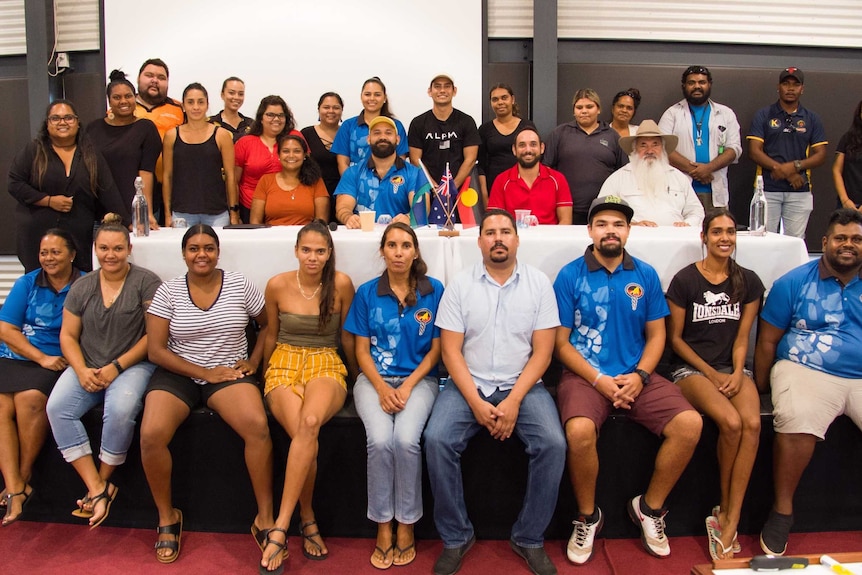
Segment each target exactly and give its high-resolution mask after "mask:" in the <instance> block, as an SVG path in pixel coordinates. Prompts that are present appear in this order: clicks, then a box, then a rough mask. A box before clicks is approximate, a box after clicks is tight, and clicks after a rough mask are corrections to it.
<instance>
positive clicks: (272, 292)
mask: <svg viewBox="0 0 862 575" xmlns="http://www.w3.org/2000/svg"><path fill="white" fill-rule="evenodd" d="M295 253H296V259H297V260H299V268H298V269H296V270H291V271H289V272H285V273H282V274H278V275H277V276H275V277H273V278H272V279H270V280H269V282H268V283H267V284H266V314H267V320H268V321H269V325H270V326H271V329H269V330H268V331H267V334H266V343H265V346H264V353H263V359H264V367H265V368H266V370H265V374H266V388H265V394H266V400H267V402H268V404H269V409H270V411H271V412H272V414H273V416H275V418H276V419H277V420H278V422H279V423H280V424H281V426H282V427H284V429H285V431H287V434H288V435H289V436H290V451H289V452H288V456H287V468H286V470H285V474H284V490H283V492H282V496H281V507H280V508H279V510H278V516H277V517H276V519H275V527H273V528H272V529H270V530H269V533H268V534H267V537H266V546H265V548H264V551H263V558H262V559H261V562H260V572H261V573H281V572H282V571H283V569H284V566H283V565H282V561H283V560H284V559H285V558H286V556H287V528H288V526H289V524H290V519H291V517H292V516H293V511H294V509H295V508H296V505H297V503H299V517H300V520H301V521H302V524H301V527H300V530H301V532H302V536H303V538H304V541H303V548H302V554H303V555H305V556H306V557H307V558H309V559H313V560H316V561H318V560H322V559H326V557H327V555H328V551H327V549H326V545H325V544H324V543H323V539H321V537H320V533H319V531H318V530H317V528H316V526H317V522H316V521H315V519H314V510H313V509H312V507H311V499H312V495H313V493H314V480H315V477H316V476H317V436H318V433H319V432H320V427H321V426H322V425H323V424H324V423H326V422H327V421H329V420H330V419H331V418H332V416H333V415H335V414H336V413H337V412H338V410H339V409H341V407H342V405H344V400H345V398H346V397H347V382H346V380H345V376H346V375H347V369H345V367H344V364H343V363H342V361H341V358H340V357H339V356H338V349H337V348H338V343H339V340H340V341H341V345H342V347H343V349H344V353H345V355H346V357H348V358H351V357H353V336H352V335H350V334H348V333H347V332H345V331H343V330H342V325H343V323H344V320H345V319H346V317H347V310H348V309H350V302H352V301H353V292H354V290H353V282H351V281H350V278H349V277H347V276H346V275H345V274H343V273H341V272H337V271H335V253H334V251H333V247H332V236H331V235H330V234H329V229H328V228H327V227H326V225H325V224H324V223H323V222H321V221H319V220H315V221H313V222H311V223H310V224H308V225H306V226H304V227H303V228H302V229H301V230H299V233H298V234H297V235H296V247H295ZM276 326H278V327H277V328H276ZM351 373H355V371H354V370H353V369H352V368H351ZM282 551H284V554H283V553H282Z"/></svg>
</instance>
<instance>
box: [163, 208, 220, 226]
mask: <svg viewBox="0 0 862 575" xmlns="http://www.w3.org/2000/svg"><path fill="white" fill-rule="evenodd" d="M171 218H174V219H176V218H183V219H184V220H185V221H186V223H187V224H188V226H189V227H192V226H194V225H195V224H207V225H208V226H212V227H214V228H223V227H224V226H226V225H228V224H229V223H230V212H228V211H224V212H222V213H220V214H187V213H185V212H174V211H171Z"/></svg>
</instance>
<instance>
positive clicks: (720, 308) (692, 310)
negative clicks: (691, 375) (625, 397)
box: [667, 264, 764, 369]
mask: <svg viewBox="0 0 862 575" xmlns="http://www.w3.org/2000/svg"><path fill="white" fill-rule="evenodd" d="M741 269H742V275H743V278H744V280H745V281H744V284H745V285H744V287H743V290H742V298H741V300H739V301H734V300H733V287H732V285H731V281H730V278H727V279H726V280H724V281H723V282H722V283H720V284H712V283H710V282H708V281H707V280H706V278H705V277H703V275H702V274H701V273H700V271H698V269H697V266H696V265H695V264H691V265H689V266H686V267H685V268H683V269H681V270H680V271H679V272H678V273H677V274H676V275H675V276H674V278H673V280H672V281H671V282H670V287H669V288H668V289H667V299H668V300H670V301H671V302H672V303H674V304H676V305H678V306H679V307H681V308H683V309H685V324H684V326H683V328H682V339H683V340H685V342H686V343H687V344H688V345H689V346H690V347H691V349H693V350H694V352H695V353H696V354H697V355H698V356H700V358H701V359H702V360H704V361H705V362H706V363H708V364H709V365H711V366H712V367H714V368H715V369H724V368H728V367H730V368H732V367H733V342H734V340H735V339H736V334H737V333H738V331H739V319H740V317H742V308H743V307H744V306H745V305H746V304H748V303H751V302H753V301H756V300H758V299H760V298H761V297H762V296H763V291H764V288H763V282H761V281H760V278H759V277H758V276H757V274H756V273H754V272H753V271H751V270H749V269H746V268H741ZM683 363H685V362H684V361H683V360H682V359H681V358H680V357H679V356H677V355H676V354H674V357H673V359H672V361H671V365H673V366H677V365H680V364H683Z"/></svg>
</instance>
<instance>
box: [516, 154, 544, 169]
mask: <svg viewBox="0 0 862 575" xmlns="http://www.w3.org/2000/svg"><path fill="white" fill-rule="evenodd" d="M539 157H540V156H533V157H532V158H531V159H529V160H525V159H524V158H523V156H518V165H519V166H521V167H522V168H524V169H525V170H529V169H530V168H532V167H533V166H535V165H536V164H538V163H539Z"/></svg>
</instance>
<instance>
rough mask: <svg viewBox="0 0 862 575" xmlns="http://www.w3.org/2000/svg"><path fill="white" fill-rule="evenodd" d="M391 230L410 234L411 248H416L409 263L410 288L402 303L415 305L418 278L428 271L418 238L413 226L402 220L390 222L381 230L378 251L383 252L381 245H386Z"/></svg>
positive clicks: (408, 305)
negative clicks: (414, 256)
mask: <svg viewBox="0 0 862 575" xmlns="http://www.w3.org/2000/svg"><path fill="white" fill-rule="evenodd" d="M392 230H401V231H402V232H405V233H407V234H410V237H411V239H412V240H413V248H414V249H415V250H416V259H414V260H413V263H412V264H411V265H410V290H409V291H408V292H407V297H405V298H404V303H406V304H407V307H410V306H414V305H416V286H417V285H418V284H419V279H420V278H423V277H425V274H427V273H428V264H426V263H425V260H423V259H422V253H421V252H420V251H419V238H417V237H416V232H414V231H413V228H411V227H410V226H408V225H407V224H405V223H404V222H392V223H391V224H389V225H388V226H386V229H385V230H384V231H383V236H382V237H381V238H380V252H381V253H383V246H385V245H386V238H387V236H388V235H389V232H391V231H392Z"/></svg>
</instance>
